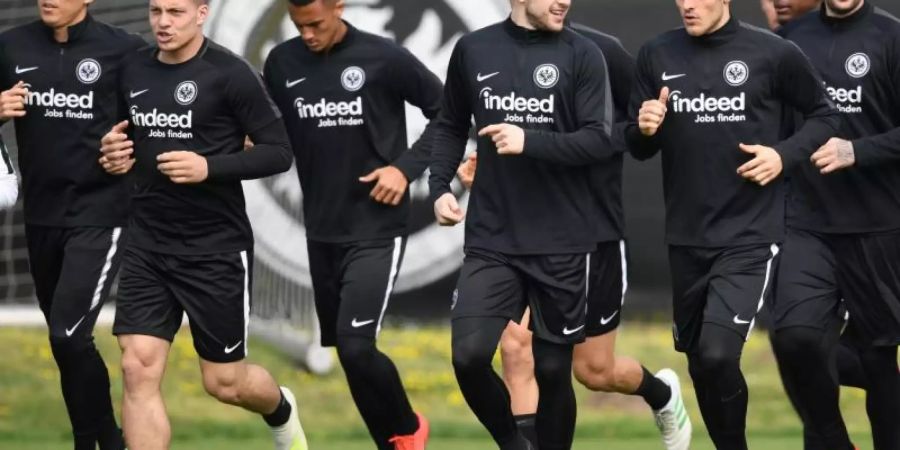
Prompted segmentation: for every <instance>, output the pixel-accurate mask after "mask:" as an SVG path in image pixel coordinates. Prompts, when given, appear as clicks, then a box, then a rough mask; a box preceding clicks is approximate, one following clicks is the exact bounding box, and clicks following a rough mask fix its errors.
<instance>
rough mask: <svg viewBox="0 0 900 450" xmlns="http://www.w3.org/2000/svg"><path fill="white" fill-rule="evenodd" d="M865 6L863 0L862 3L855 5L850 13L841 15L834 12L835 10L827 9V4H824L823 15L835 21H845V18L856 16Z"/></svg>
mask: <svg viewBox="0 0 900 450" xmlns="http://www.w3.org/2000/svg"><path fill="white" fill-rule="evenodd" d="M865 4H866V2H865V0H863V1H861V2H859V4H858V5H856V8H853V9H852V10H850V11H847V12H843V13H842V12H838V11H835V10H833V9H831V8H829V7H828V3H827V2H826V3H825V15H827V16H828V17H833V18H835V19H846V18H847V17H850V16H852V15H854V14H856V13H857V12H858V11H859V10H860V9H862V7H863V5H865Z"/></svg>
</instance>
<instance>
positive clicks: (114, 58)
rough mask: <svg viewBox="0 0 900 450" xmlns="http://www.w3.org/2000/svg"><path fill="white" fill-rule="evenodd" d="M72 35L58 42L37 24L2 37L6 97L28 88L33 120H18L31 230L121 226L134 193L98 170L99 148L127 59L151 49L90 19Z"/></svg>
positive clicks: (0, 63)
mask: <svg viewBox="0 0 900 450" xmlns="http://www.w3.org/2000/svg"><path fill="white" fill-rule="evenodd" d="M68 32H69V37H68V41H67V42H65V43H58V42H56V40H55V39H54V38H53V29H51V28H49V27H47V26H46V25H44V24H43V23H42V22H41V21H34V22H31V23H28V24H25V25H22V26H20V27H17V28H13V29H10V30H7V31H5V32H3V33H2V34H0V90H7V89H9V88H11V87H12V86H13V85H15V84H16V83H17V82H19V81H24V82H25V83H26V87H27V88H28V98H27V104H26V106H25V111H26V115H25V116H24V117H20V118H17V119H15V121H14V122H15V129H16V139H17V141H18V144H19V166H20V169H21V174H22V193H23V197H24V207H25V223H27V224H31V225H43V226H52V227H72V226H98V227H113V226H122V225H124V224H125V220H126V214H127V211H128V195H127V188H126V187H125V183H124V181H123V180H122V178H121V177H116V176H113V175H109V174H107V173H106V172H105V171H104V170H103V168H102V167H100V165H99V164H97V159H98V151H97V149H98V148H100V139H101V138H102V137H103V135H104V134H106V132H107V131H109V129H110V127H112V125H113V123H114V120H115V118H116V116H117V114H118V112H117V111H116V105H117V102H116V97H115V92H116V85H117V83H118V75H119V65H120V63H121V60H122V58H123V57H124V56H125V55H126V54H128V53H132V52H134V51H135V50H137V49H138V48H140V47H142V46H144V45H146V44H145V43H144V41H143V40H141V38H140V37H138V36H136V35H131V34H128V33H127V32H125V31H124V30H122V29H120V28H116V27H113V26H110V25H107V24H104V23H102V22H98V21H95V20H94V19H93V18H92V17H91V16H90V15H88V16H87V17H86V18H85V20H83V21H82V22H79V23H78V24H76V25H74V26H71V27H69V29H68Z"/></svg>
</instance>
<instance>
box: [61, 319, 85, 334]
mask: <svg viewBox="0 0 900 450" xmlns="http://www.w3.org/2000/svg"><path fill="white" fill-rule="evenodd" d="M85 317H87V316H81V319H80V320H79V321H78V322H76V323H75V325H74V326H73V327H72V328H66V337H72V334H74V333H75V330H76V329H77V328H78V326H79V325H81V322H84V318H85Z"/></svg>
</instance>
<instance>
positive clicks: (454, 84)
mask: <svg viewBox="0 0 900 450" xmlns="http://www.w3.org/2000/svg"><path fill="white" fill-rule="evenodd" d="M464 40H465V38H463V39H462V40H460V41H459V42H457V44H456V47H455V48H454V49H453V55H451V57H450V64H449V66H448V67H447V83H446V84H445V85H444V95H443V98H442V100H441V109H440V112H439V113H438V116H437V119H435V120H434V121H432V122H433V126H434V130H433V133H434V137H433V140H432V150H431V156H432V159H431V165H430V166H429V167H430V169H431V176H430V177H429V179H428V188H429V191H430V197H431V200H432V201H433V202H434V214H435V217H436V218H437V221H438V223H440V224H441V225H455V224H457V223H459V222H462V220H463V218H464V217H465V213H464V212H463V211H462V208H460V206H459V203H457V201H456V196H455V195H453V192H452V191H451V190H450V182H451V181H453V177H454V176H455V175H456V169H457V168H458V167H459V163H460V161H461V160H462V157H463V154H464V153H465V150H466V141H467V140H468V134H469V128H470V123H471V118H472V105H471V103H470V98H469V97H470V96H469V93H468V89H467V85H466V79H465V68H464V65H463V61H462V59H463V58H462V52H463V48H462V45H461V44H462V43H463V42H464Z"/></svg>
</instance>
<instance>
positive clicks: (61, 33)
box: [53, 8, 87, 44]
mask: <svg viewBox="0 0 900 450" xmlns="http://www.w3.org/2000/svg"><path fill="white" fill-rule="evenodd" d="M86 18H87V8H85V9H82V10H81V12H80V13H78V15H77V16H75V18H74V19H72V21H71V22H69V23H67V24H65V25H63V26H61V27H56V28H54V29H53V40H55V41H56V42H59V43H60V44H63V43H66V42H69V27H74V26H75V25H78V24H79V23H81V22H84V19H86Z"/></svg>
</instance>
